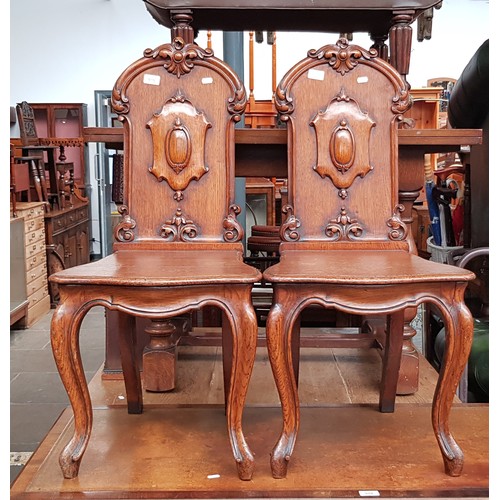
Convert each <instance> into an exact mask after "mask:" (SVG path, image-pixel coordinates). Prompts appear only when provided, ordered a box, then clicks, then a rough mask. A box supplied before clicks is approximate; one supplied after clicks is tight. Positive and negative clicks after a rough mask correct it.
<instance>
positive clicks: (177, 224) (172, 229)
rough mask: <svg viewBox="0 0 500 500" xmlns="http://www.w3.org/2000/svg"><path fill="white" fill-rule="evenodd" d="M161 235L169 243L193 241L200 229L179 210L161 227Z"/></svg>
mask: <svg viewBox="0 0 500 500" xmlns="http://www.w3.org/2000/svg"><path fill="white" fill-rule="evenodd" d="M160 235H161V237H162V238H165V239H166V240H167V241H191V240H193V239H194V238H196V236H197V235H198V228H197V227H196V226H195V224H194V222H193V221H192V220H189V219H186V217H185V216H184V215H183V214H182V210H181V209H180V208H178V209H177V210H176V212H175V215H174V216H173V217H172V218H171V219H170V220H167V221H166V222H165V223H164V224H163V225H162V226H161V229H160Z"/></svg>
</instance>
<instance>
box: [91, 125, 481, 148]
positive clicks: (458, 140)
mask: <svg viewBox="0 0 500 500" xmlns="http://www.w3.org/2000/svg"><path fill="white" fill-rule="evenodd" d="M482 135H483V134H482V130H481V129H463V128H462V129H405V130H403V129H402V130H399V131H398V137H399V145H400V146H427V147H432V146H474V145H477V144H481V142H482ZM83 140H84V142H104V143H106V144H107V147H108V148H109V149H120V148H121V147H122V144H123V128H121V127H116V128H113V127H85V128H84V129H83ZM235 141H236V144H254V145H257V144H259V145H262V144H282V145H286V143H287V132H286V129H284V128H283V129H280V128H275V129H268V128H260V129H250V128H241V129H236V131H235ZM112 146H117V147H112Z"/></svg>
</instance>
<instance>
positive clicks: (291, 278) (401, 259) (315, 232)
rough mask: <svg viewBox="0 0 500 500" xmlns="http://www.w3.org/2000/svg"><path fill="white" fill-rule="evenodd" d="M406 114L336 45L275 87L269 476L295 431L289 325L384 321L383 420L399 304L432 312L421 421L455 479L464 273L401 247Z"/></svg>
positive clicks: (293, 344) (359, 52)
mask: <svg viewBox="0 0 500 500" xmlns="http://www.w3.org/2000/svg"><path fill="white" fill-rule="evenodd" d="M410 106H411V99H410V94H409V88H408V85H407V84H406V82H405V81H404V80H403V79H402V78H401V76H400V75H399V73H397V71H396V70H395V69H394V68H393V67H392V66H391V65H389V64H388V63H386V62H385V61H383V60H382V59H380V58H378V57H377V53H376V51H374V50H369V51H368V50H364V49H362V48H361V47H358V46H356V45H349V44H348V41H347V40H346V39H343V38H341V39H340V40H339V41H338V42H337V43H336V44H335V45H327V46H324V47H322V48H320V49H319V50H311V51H309V52H308V55H307V57H306V58H305V59H303V60H302V61H300V62H298V63H297V64H296V65H295V66H294V67H293V68H291V69H290V70H289V71H288V73H287V74H286V75H285V76H284V77H283V79H282V81H281V83H280V84H279V86H278V88H277V90H276V107H277V109H278V111H279V113H280V117H281V119H282V120H283V121H285V122H286V123H287V128H288V190H289V205H288V206H286V207H285V209H284V212H285V213H286V215H287V216H286V219H285V220H284V222H283V223H282V225H281V228H280V235H281V239H282V243H281V246H280V256H281V258H280V262H279V263H278V264H275V265H273V266H271V267H269V268H267V269H266V270H265V271H264V280H266V281H268V282H271V283H272V284H273V289H274V296H273V305H272V307H271V310H270V313H269V316H268V319H267V325H266V326H267V343H268V350H269V357H270V361H271V366H272V369H273V374H274V378H275V381H276V385H277V388H278V392H279V395H280V399H281V404H282V410H283V428H282V432H281V435H280V437H279V439H278V441H277V443H276V445H275V448H274V450H273V452H272V455H271V468H272V473H273V476H274V477H275V478H283V477H285V476H286V473H287V465H288V462H289V460H290V457H291V455H292V452H293V448H294V444H295V440H296V438H297V433H298V429H299V414H300V403H299V398H298V367H299V363H298V359H299V347H298V346H299V342H298V340H297V336H298V335H299V334H298V329H297V328H296V326H295V325H296V324H297V322H298V321H300V314H301V311H302V310H304V309H305V308H306V307H307V306H310V305H315V304H318V305H321V306H324V307H326V308H335V309H337V310H340V311H344V312H346V313H349V314H357V315H369V316H376V317H377V316H378V317H381V318H382V319H384V318H386V335H387V343H386V345H385V350H384V355H383V369H382V381H381V384H380V387H381V392H380V402H379V408H380V410H381V411H384V412H390V411H393V409H394V398H393V395H394V393H395V390H396V383H397V378H398V370H399V364H400V359H401V346H402V338H403V322H404V311H405V308H408V307H416V306H418V305H419V304H421V303H423V302H430V303H432V304H434V305H435V306H436V307H437V308H438V309H439V311H440V312H441V313H442V315H443V318H444V320H445V323H446V331H447V333H446V344H447V347H448V351H447V354H446V359H445V362H444V366H443V368H442V370H441V373H440V376H439V380H438V383H437V387H436V391H435V397H434V402H433V405H432V424H433V427H434V432H435V435H436V438H437V441H438V444H439V447H440V450H441V453H442V456H443V460H444V465H445V470H446V472H447V473H448V474H449V475H451V476H456V475H459V474H460V473H461V470H462V465H463V454H462V452H461V450H460V448H459V446H458V445H457V443H456V442H455V440H454V439H453V437H452V435H451V433H450V431H449V427H448V418H449V414H450V408H451V404H452V401H453V398H454V395H455V389H456V387H457V384H458V382H459V379H460V375H461V373H462V371H463V369H464V366H465V364H466V361H467V357H468V352H469V350H470V345H471V339H472V316H471V314H470V312H469V311H468V309H467V308H466V306H465V304H464V290H465V288H466V286H467V283H468V281H469V280H471V279H473V278H474V275H473V273H471V272H469V271H466V270H463V269H458V268H456V267H454V266H449V265H446V264H438V263H435V262H430V261H428V260H425V259H423V258H420V257H418V256H417V255H414V254H412V253H410V251H409V240H408V238H409V237H410V236H409V230H408V228H407V227H406V226H405V224H404V223H403V222H402V221H401V217H400V214H401V212H402V210H403V207H402V206H401V205H399V204H398V185H397V179H398V143H397V128H398V122H399V121H400V120H401V119H402V117H403V113H404V112H405V111H406V110H407V109H409V107H410ZM360 439H361V438H360ZM351 445H352V446H356V444H355V443H351ZM359 446H360V447H361V440H360V443H359Z"/></svg>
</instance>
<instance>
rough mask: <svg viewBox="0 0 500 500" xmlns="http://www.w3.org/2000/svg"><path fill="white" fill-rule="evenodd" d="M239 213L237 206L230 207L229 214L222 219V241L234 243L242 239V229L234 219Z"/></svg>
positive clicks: (239, 209)
mask: <svg viewBox="0 0 500 500" xmlns="http://www.w3.org/2000/svg"><path fill="white" fill-rule="evenodd" d="M240 212H241V208H240V207H239V206H238V205H231V206H230V207H229V214H228V215H227V217H226V218H225V219H224V222H223V225H222V226H223V228H224V241H228V242H236V241H241V239H242V238H243V234H244V231H243V227H242V226H241V224H240V223H239V222H238V219H237V218H236V217H237V216H238V215H239V214H240Z"/></svg>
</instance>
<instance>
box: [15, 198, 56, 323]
mask: <svg viewBox="0 0 500 500" xmlns="http://www.w3.org/2000/svg"><path fill="white" fill-rule="evenodd" d="M16 212H17V217H18V218H19V219H23V220H24V233H23V234H24V237H23V238H24V256H25V266H24V279H25V282H26V297H27V299H28V310H27V314H26V316H25V317H24V318H23V319H21V321H20V322H19V325H20V326H21V327H26V328H29V327H30V326H31V325H33V323H35V322H36V321H37V320H38V319H40V318H41V317H43V316H44V315H46V314H47V313H48V312H49V310H50V296H49V289H48V283H47V257H46V252H45V222H44V215H45V203H44V202H18V203H17V205H16ZM21 279H23V278H21Z"/></svg>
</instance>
